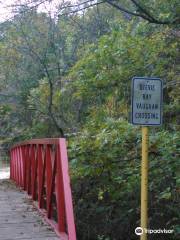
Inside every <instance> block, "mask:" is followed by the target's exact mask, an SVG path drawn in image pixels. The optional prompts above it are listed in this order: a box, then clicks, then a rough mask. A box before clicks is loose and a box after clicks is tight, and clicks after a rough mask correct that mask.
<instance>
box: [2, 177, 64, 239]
mask: <svg viewBox="0 0 180 240" xmlns="http://www.w3.org/2000/svg"><path fill="white" fill-rule="evenodd" d="M14 239H19V240H30V239H33V240H42V239H43V240H60V239H59V238H58V237H57V235H56V234H55V233H54V232H53V230H52V229H51V227H50V226H49V225H46V224H45V223H44V222H43V221H42V217H41V216H40V214H39V212H38V211H37V210H36V208H35V207H34V206H33V205H32V201H31V200H30V199H29V198H28V197H27V195H26V194H25V193H24V192H23V191H20V190H19V189H18V188H16V186H15V185H14V183H12V182H11V181H10V180H0V240H14Z"/></svg>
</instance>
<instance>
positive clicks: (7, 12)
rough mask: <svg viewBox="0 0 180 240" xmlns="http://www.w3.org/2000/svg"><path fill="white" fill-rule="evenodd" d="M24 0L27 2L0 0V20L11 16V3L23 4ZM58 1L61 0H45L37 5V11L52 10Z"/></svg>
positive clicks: (22, 0) (21, 0)
mask: <svg viewBox="0 0 180 240" xmlns="http://www.w3.org/2000/svg"><path fill="white" fill-rule="evenodd" d="M72 1H73V0H72ZM24 2H27V0H0V21H1V22H2V21H4V20H6V19H9V18H11V17H12V16H13V15H12V7H10V6H11V5H12V4H23V3H24ZM60 2H61V0H52V1H51V3H48V1H47V2H46V3H45V4H42V5H40V6H39V7H38V11H43V12H48V11H50V10H51V11H52V12H53V11H55V9H56V7H57V5H58V3H60Z"/></svg>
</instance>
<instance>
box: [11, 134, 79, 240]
mask: <svg viewBox="0 0 180 240" xmlns="http://www.w3.org/2000/svg"><path fill="white" fill-rule="evenodd" d="M10 158H11V159H10V178H11V179H12V180H14V181H15V182H16V183H17V185H18V186H20V187H22V188H23V189H24V190H25V191H27V193H28V194H29V195H31V196H32V199H33V200H34V201H35V205H36V206H37V207H38V209H39V210H40V212H41V213H42V214H43V215H44V216H45V218H46V220H47V221H48V222H49V224H51V226H52V227H53V228H54V229H55V231H56V233H57V234H58V235H59V237H60V239H62V240H67V239H68V240H76V233H75V224H74V214H73V204H72V194H71V187H70V178H69V172H68V157H67V149H66V141H65V139H64V138H53V139H35V140H30V141H25V142H22V143H19V144H16V145H15V146H13V147H12V148H11V151H10Z"/></svg>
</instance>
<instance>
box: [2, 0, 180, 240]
mask: <svg viewBox="0 0 180 240" xmlns="http://www.w3.org/2000/svg"><path fill="white" fill-rule="evenodd" d="M138 2H140V3H141V4H142V6H144V7H145V8H146V9H148V11H149V12H150V14H152V15H153V16H156V18H157V19H159V20H162V21H166V20H170V21H171V20H172V19H174V18H175V17H176V14H177V12H176V11H171V10H173V9H174V6H175V4H176V3H177V1H161V0H158V1H144V0H141V1H138ZM122 3H123V4H124V6H125V7H127V8H130V10H133V11H135V10H136V11H137V13H138V12H140V9H137V8H136V7H135V6H134V5H132V1H122ZM130 4H131V5H130ZM132 6H133V7H132ZM177 10H178V9H177ZM0 26H1V28H0V31H1V39H0V53H1V57H0V72H1V73H0V91H1V92H0V93H1V95H0V103H1V105H0V114H1V117H0V125H1V129H0V131H1V132H0V134H1V140H5V139H6V140H8V141H9V140H11V141H14V142H17V141H19V140H22V139H23V140H24V139H29V138H37V137H38V138H41V137H52V136H53V137H59V132H58V131H57V129H58V128H57V126H55V125H56V124H55V122H56V123H57V125H59V126H60V127H61V128H63V130H64V131H65V133H70V134H69V135H70V137H69V145H68V146H69V156H70V166H71V177H72V186H73V196H74V200H75V213H76V223H77V232H78V239H80V240H97V239H98V240H121V239H122V240H125V239H131V240H135V239H137V236H135V234H134V229H135V227H137V226H139V224H140V223H139V217H140V201H139V199H140V159H141V155H140V154H141V134H140V129H139V128H137V127H133V126H132V125H131V124H129V123H128V118H129V111H130V110H129V109H130V87H131V79H132V77H134V76H153V77H160V78H162V79H163V80H164V125H163V127H161V128H159V129H157V128H151V134H150V146H149V153H150V159H149V169H150V171H149V172H150V176H149V214H150V217H149V223H150V228H152V229H153V228H154V229H156V228H167V229H174V234H173V236H172V239H173V240H176V239H178V231H179V229H180V226H179V224H178V219H179V212H178V201H179V187H180V178H179V172H178V169H179V145H180V135H179V132H178V129H179V126H178V124H179V110H180V109H179V90H180V86H179V82H178V80H179V78H178V66H177V63H178V54H179V52H178V47H179V46H178V36H179V32H178V31H177V29H176V27H175V26H171V25H170V26H163V25H161V26H158V25H155V24H149V23H147V22H146V21H142V20H140V19H138V18H135V17H133V18H132V17H130V16H129V15H126V14H123V16H122V15H121V16H120V13H119V12H117V11H116V10H115V9H114V8H111V7H109V5H98V6H96V7H93V8H91V9H88V10H86V11H85V12H84V14H74V15H72V14H70V15H65V16H61V17H60V18H59V19H57V20H54V19H52V18H50V17H49V16H48V15H47V14H42V13H37V12H36V11H35V10H32V11H27V12H26V11H23V12H22V13H20V14H19V16H17V17H15V19H14V20H13V21H12V22H7V23H6V24H0ZM52 119H55V120H56V121H55V122H54V121H52ZM71 133H73V134H71ZM157 237H158V240H161V239H162V240H164V236H160V235H158V236H157ZM152 239H153V240H154V239H155V238H154V236H152Z"/></svg>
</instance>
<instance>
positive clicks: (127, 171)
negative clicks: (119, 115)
mask: <svg viewBox="0 0 180 240" xmlns="http://www.w3.org/2000/svg"><path fill="white" fill-rule="evenodd" d="M140 142H141V136H140V129H139V128H135V127H132V125H130V124H128V123H127V122H126V121H124V120H120V119H119V120H113V119H107V120H106V121H104V122H102V123H101V125H99V124H97V123H96V122H93V121H92V122H90V123H88V124H87V125H86V127H85V129H84V130H83V131H82V132H81V134H80V135H79V136H77V137H75V138H74V139H73V140H70V143H69V154H70V159H71V177H72V181H73V189H74V192H73V195H74V198H75V210H76V219H77V228H78V234H79V236H78V237H79V239H82V240H83V239H97V236H98V235H100V236H101V237H102V236H103V237H102V239H118V240H120V239H124V238H125V236H126V238H127V239H132V240H133V239H136V236H135V234H134V229H135V227H137V226H139V216H140V209H139V208H140V159H141V156H140V152H141V143H140ZM179 144H180V134H179V133H170V132H167V131H163V130H161V131H158V132H157V134H156V135H153V134H152V135H151V137H150V148H149V152H150V159H149V162H150V168H149V173H150V179H149V214H150V218H149V219H150V228H151V229H157V228H167V229H175V228H176V227H177V223H178V218H179V213H178V199H179V196H178V195H179V193H178V191H179V190H178V185H179V180H180V178H179V172H178V166H179V161H178V157H179V152H178V146H179ZM82 219H83V221H82ZM89 232H90V233H91V234H90V235H89V234H88V233H89ZM176 233H177V232H176V231H175V234H176ZM175 234H174V235H173V239H177V238H176V235H175ZM159 237H162V239H163V236H159ZM159 239H161V238H159Z"/></svg>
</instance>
